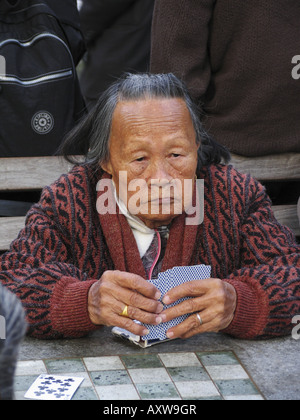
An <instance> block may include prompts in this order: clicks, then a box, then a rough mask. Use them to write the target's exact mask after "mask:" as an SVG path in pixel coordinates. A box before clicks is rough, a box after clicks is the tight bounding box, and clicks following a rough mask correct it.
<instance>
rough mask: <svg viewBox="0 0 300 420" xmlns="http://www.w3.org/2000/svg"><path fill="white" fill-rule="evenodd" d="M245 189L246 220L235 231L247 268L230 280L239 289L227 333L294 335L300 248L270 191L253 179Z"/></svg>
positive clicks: (299, 308)
mask: <svg viewBox="0 0 300 420" xmlns="http://www.w3.org/2000/svg"><path fill="white" fill-rule="evenodd" d="M234 173H235V171H234ZM236 176H239V174H237V175H236ZM244 185H245V186H246V187H245V190H244V193H245V203H244V205H245V210H244V213H243V214H244V218H243V219H242V220H240V223H239V224H237V226H239V228H238V229H237V230H236V232H235V234H236V238H238V237H239V240H240V251H239V258H240V264H239V265H240V267H242V269H239V270H236V271H234V272H233V273H232V274H231V275H230V276H229V277H228V278H227V279H226V281H227V282H228V283H230V284H232V285H233V286H234V287H235V289H236V291H237V295H238V302H237V309H236V313H235V317H234V320H233V322H232V324H231V325H230V327H229V328H227V330H225V331H224V332H226V333H229V334H232V335H234V336H236V337H239V338H245V339H257V338H270V337H276V336H282V335H286V334H290V333H291V330H292V328H293V324H292V319H293V317H294V316H295V315H296V314H299V313H300V247H299V246H297V244H296V241H295V238H294V236H293V234H292V232H291V231H290V230H289V229H288V228H286V227H284V226H282V225H280V224H279V223H278V221H277V220H276V219H275V217H274V214H273V211H272V208H271V204H272V203H271V201H270V199H269V197H268V196H267V194H266V191H265V189H264V187H263V186H262V185H261V184H260V183H258V182H256V181H255V180H254V179H252V178H250V177H248V178H247V181H246V182H245V184H244ZM236 186H237V184H235V189H236ZM236 192H237V189H236ZM241 197H242V195H241ZM238 206H239V204H238V203H237V202H236V208H238ZM236 214H240V213H239V212H238V211H237V213H236Z"/></svg>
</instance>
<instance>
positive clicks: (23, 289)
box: [0, 178, 96, 339]
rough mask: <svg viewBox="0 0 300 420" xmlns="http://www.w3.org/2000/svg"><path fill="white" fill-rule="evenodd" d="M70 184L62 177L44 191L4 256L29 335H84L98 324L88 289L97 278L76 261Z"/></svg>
mask: <svg viewBox="0 0 300 420" xmlns="http://www.w3.org/2000/svg"><path fill="white" fill-rule="evenodd" d="M67 186H68V181H67V178H65V179H63V178H62V179H61V180H60V181H59V182H58V183H57V184H55V185H54V186H52V187H48V188H46V189H45V190H44V191H43V194H42V198H41V200H40V202H39V203H38V204H37V205H35V206H34V207H33V208H32V209H31V210H30V212H29V213H28V216H27V220H26V226H25V228H24V229H23V230H22V231H21V232H20V234H19V236H18V238H17V239H16V240H15V241H14V242H13V244H12V245H11V249H10V251H9V252H8V253H6V254H4V255H3V256H2V258H1V259H0V282H1V283H2V284H4V286H6V287H7V288H8V289H10V290H11V291H12V292H13V293H15V294H16V295H17V296H18V297H19V298H20V300H21V302H22V304H23V307H24V308H25V311H26V315H27V320H28V324H29V331H28V334H29V335H32V336H34V337H37V338H43V339H48V338H61V337H80V336H83V335H86V334H87V333H88V332H89V331H93V330H94V329H95V328H96V327H95V326H94V325H93V324H92V323H91V321H90V319H89V315H88V310H87V299H88V291H89V288H90V287H91V285H92V284H93V283H94V282H95V281H96V280H95V279H90V278H88V275H87V274H86V273H85V272H84V271H82V270H80V269H79V268H77V267H76V266H75V264H74V263H73V262H74V258H75V257H74V255H75V253H72V246H71V243H72V239H71V236H72V234H71V230H69V229H70V226H69V227H68V226H67V223H69V224H70V225H71V224H72V222H71V220H72V219H71V216H70V215H71V212H72V209H71V205H70V204H71V203H70V201H69V200H70V197H69V195H68V194H67V193H66V192H67ZM63 193H65V194H64V195H63ZM58 195H60V201H59V202H58V205H57V203H56V202H55V199H54V197H56V198H57V196H58ZM77 201H79V197H78V196H77Z"/></svg>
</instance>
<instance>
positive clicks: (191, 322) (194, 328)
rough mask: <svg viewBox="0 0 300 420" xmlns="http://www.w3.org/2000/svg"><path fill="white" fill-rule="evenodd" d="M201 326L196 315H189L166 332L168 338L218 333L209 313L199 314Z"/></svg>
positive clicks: (215, 323) (214, 321) (213, 319)
mask: <svg viewBox="0 0 300 420" xmlns="http://www.w3.org/2000/svg"><path fill="white" fill-rule="evenodd" d="M200 316H201V320H202V325H201V323H200V321H199V319H198V317H197V314H193V315H191V316H190V317H189V318H188V319H186V320H185V321H184V322H182V323H181V324H179V325H177V326H176V327H174V328H171V329H170V330H168V331H167V337H168V338H173V339H174V338H190V337H192V336H194V335H196V334H203V333H205V332H218V329H217V322H216V320H215V318H214V317H213V316H212V314H211V313H210V311H203V312H201V313H200Z"/></svg>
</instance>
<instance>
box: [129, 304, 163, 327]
mask: <svg viewBox="0 0 300 420" xmlns="http://www.w3.org/2000/svg"><path fill="white" fill-rule="evenodd" d="M128 317H129V318H130V319H132V320H135V321H139V322H141V323H142V324H147V325H160V324H162V323H163V322H165V317H162V316H161V315H157V314H151V313H148V312H145V311H141V310H140V309H137V308H135V307H131V306H129V307H128Z"/></svg>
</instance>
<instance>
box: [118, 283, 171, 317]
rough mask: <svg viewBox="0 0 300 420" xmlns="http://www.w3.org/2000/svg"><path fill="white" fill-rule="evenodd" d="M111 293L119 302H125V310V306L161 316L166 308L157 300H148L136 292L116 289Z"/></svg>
mask: <svg viewBox="0 0 300 420" xmlns="http://www.w3.org/2000/svg"><path fill="white" fill-rule="evenodd" d="M111 293H112V295H113V296H114V298H115V299H117V300H119V301H120V302H123V309H124V306H125V305H127V306H129V307H131V308H137V309H141V310H143V311H146V312H149V313H151V314H159V313H161V312H162V311H163V309H164V306H163V304H162V303H161V302H159V301H157V300H152V299H147V298H146V297H144V296H143V295H141V294H139V293H138V292H136V291H131V290H128V289H124V288H121V287H118V288H117V287H115V289H114V290H113V291H112V292H111ZM123 309H122V311H123ZM122 311H121V312H122Z"/></svg>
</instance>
